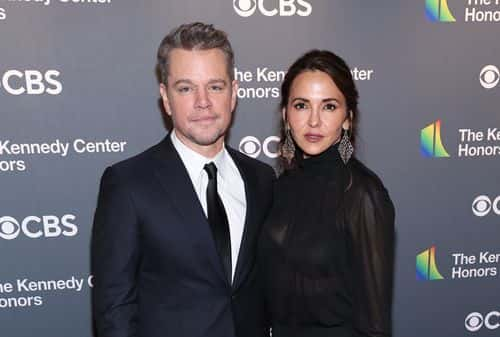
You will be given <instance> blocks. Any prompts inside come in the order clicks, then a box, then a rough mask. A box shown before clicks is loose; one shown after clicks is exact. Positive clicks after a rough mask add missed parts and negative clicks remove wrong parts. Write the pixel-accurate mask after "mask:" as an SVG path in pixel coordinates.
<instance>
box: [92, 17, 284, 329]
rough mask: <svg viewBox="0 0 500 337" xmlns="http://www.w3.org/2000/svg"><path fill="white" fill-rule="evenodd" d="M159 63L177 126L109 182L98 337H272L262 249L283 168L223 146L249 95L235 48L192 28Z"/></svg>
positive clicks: (99, 250)
mask: <svg viewBox="0 0 500 337" xmlns="http://www.w3.org/2000/svg"><path fill="white" fill-rule="evenodd" d="M158 66H159V69H160V73H161V82H162V83H161V84H160V94H161V98H162V101H163V105H164V108H165V111H166V113H167V114H168V116H170V118H171V120H172V124H173V130H172V132H170V134H169V135H168V136H167V137H166V138H165V139H164V140H163V141H162V142H160V143H159V144H157V145H156V146H153V147H152V148H150V149H148V150H147V151H145V152H143V153H141V154H139V155H138V156H136V157H133V158H130V159H128V160H125V161H123V162H121V163H118V164H116V165H113V166H111V167H109V168H107V169H106V171H105V172H104V175H103V177H102V181H101V189H100V194H99V200H98V206H97V210H96V214H95V220H94V233H93V241H92V269H93V274H94V280H95V282H94V288H93V313H94V318H95V321H96V327H97V331H98V337H129V336H134V337H160V336H161V337H170V336H172V337H183V336H184V337H201V336H203V337H246V336H248V337H260V336H265V335H266V328H265V326H266V320H265V317H264V310H263V309H262V294H261V292H260V289H259V284H258V282H257V281H258V279H257V277H256V276H257V268H256V248H257V247H256V246H257V237H258V235H259V232H260V227H261V225H262V222H263V220H264V218H265V216H266V214H267V211H268V209H269V207H270V204H271V198H272V181H273V179H274V172H273V171H272V169H271V168H270V167H269V166H267V165H265V164H263V163H260V162H258V161H256V160H254V159H251V158H248V157H246V156H243V155H242V154H240V153H239V152H237V151H235V150H233V149H230V148H228V147H225V146H224V136H225V134H226V132H227V130H228V127H229V124H230V122H231V115H232V111H233V109H234V108H235V105H236V98H237V96H236V92H237V88H238V85H237V82H236V81H235V80H234V77H233V69H234V61H233V52H232V49H231V45H230V44H229V41H228V40H227V37H226V34H225V33H224V32H222V31H220V30H216V29H214V28H213V27H212V26H211V25H206V24H202V23H193V24H187V25H182V26H180V27H179V28H177V29H175V30H174V31H172V32H171V33H170V34H169V35H167V36H166V37H165V39H164V40H163V41H162V43H161V45H160V47H159V50H158Z"/></svg>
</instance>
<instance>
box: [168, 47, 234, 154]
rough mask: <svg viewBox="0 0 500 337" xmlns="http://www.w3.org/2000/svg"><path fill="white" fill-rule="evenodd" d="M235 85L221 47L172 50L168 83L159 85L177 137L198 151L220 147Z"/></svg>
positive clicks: (208, 151)
mask: <svg viewBox="0 0 500 337" xmlns="http://www.w3.org/2000/svg"><path fill="white" fill-rule="evenodd" d="M237 88H238V86H237V82H236V81H232V82H231V80H230V78H229V74H228V73H227V67H226V58H225V56H224V53H223V52H222V51H221V50H219V49H208V50H184V49H173V50H172V51H171V52H170V64H169V69H168V78H167V84H166V85H164V84H160V94H161V97H162V100H163V106H164V107H165V111H166V112H167V114H168V115H169V116H170V117H171V118H172V122H173V126H174V129H175V131H176V135H177V136H178V138H179V139H180V140H181V141H182V142H183V143H184V144H185V145H186V146H188V147H190V148H191V149H193V150H195V151H196V152H198V153H201V154H212V152H213V151H214V150H215V151H216V152H217V151H218V150H220V148H221V146H222V143H223V141H224V135H225V133H226V131H227V129H228V127H229V124H230V122H231V115H232V111H233V110H234V107H235V105H236V92H237ZM214 154H215V153H214Z"/></svg>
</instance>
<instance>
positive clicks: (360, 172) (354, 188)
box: [348, 158, 392, 205]
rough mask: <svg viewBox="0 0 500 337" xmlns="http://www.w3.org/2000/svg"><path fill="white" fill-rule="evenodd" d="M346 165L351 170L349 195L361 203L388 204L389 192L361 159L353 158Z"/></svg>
mask: <svg viewBox="0 0 500 337" xmlns="http://www.w3.org/2000/svg"><path fill="white" fill-rule="evenodd" d="M348 167H349V168H350V172H351V186H350V189H351V193H350V194H351V195H352V196H353V197H354V198H355V199H357V200H358V201H361V202H362V203H369V204H372V205H374V204H375V205H377V204H386V203H387V204H390V205H392V201H391V198H390V196H389V192H388V191H387V188H386V187H385V185H384V183H383V182H382V180H381V179H380V177H379V176H378V175H377V174H376V173H375V172H374V171H372V170H371V169H369V168H368V167H367V166H366V165H364V164H363V163H362V162H361V161H359V160H358V159H356V158H353V159H351V160H350V161H349V165H348Z"/></svg>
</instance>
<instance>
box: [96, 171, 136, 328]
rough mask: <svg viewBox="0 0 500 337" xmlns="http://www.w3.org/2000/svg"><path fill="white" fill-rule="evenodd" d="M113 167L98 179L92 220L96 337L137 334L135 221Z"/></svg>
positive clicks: (127, 195) (129, 200) (128, 193)
mask: <svg viewBox="0 0 500 337" xmlns="http://www.w3.org/2000/svg"><path fill="white" fill-rule="evenodd" d="M115 171H116V170H115V169H114V168H112V167H108V168H107V169H106V170H105V172H104V174H103V176H102V179H101V185H100V192H99V198H98V203H97V209H96V212H95V217H94V225H93V235H92V245H91V255H92V257H91V264H92V273H93V275H94V287H93V289H92V310H93V316H94V320H95V324H96V329H97V333H98V334H97V337H134V336H136V335H137V333H136V326H137V289H136V288H137V284H136V275H137V270H138V264H139V254H140V253H139V252H140V249H139V239H138V219H137V214H136V212H135V209H134V205H133V202H132V199H131V195H130V192H129V191H128V190H127V189H126V187H125V184H124V183H123V181H120V180H119V178H118V176H117V174H116V172H115Z"/></svg>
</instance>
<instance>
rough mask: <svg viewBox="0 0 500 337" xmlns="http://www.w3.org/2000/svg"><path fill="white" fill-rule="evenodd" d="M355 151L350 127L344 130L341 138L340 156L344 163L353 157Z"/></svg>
mask: <svg viewBox="0 0 500 337" xmlns="http://www.w3.org/2000/svg"><path fill="white" fill-rule="evenodd" d="M353 152H354V147H353V146H352V144H351V140H350V137H349V129H347V130H344V135H343V136H342V139H341V140H340V144H339V153H340V158H342V161H343V162H344V164H347V162H348V161H349V159H351V156H352V153H353Z"/></svg>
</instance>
